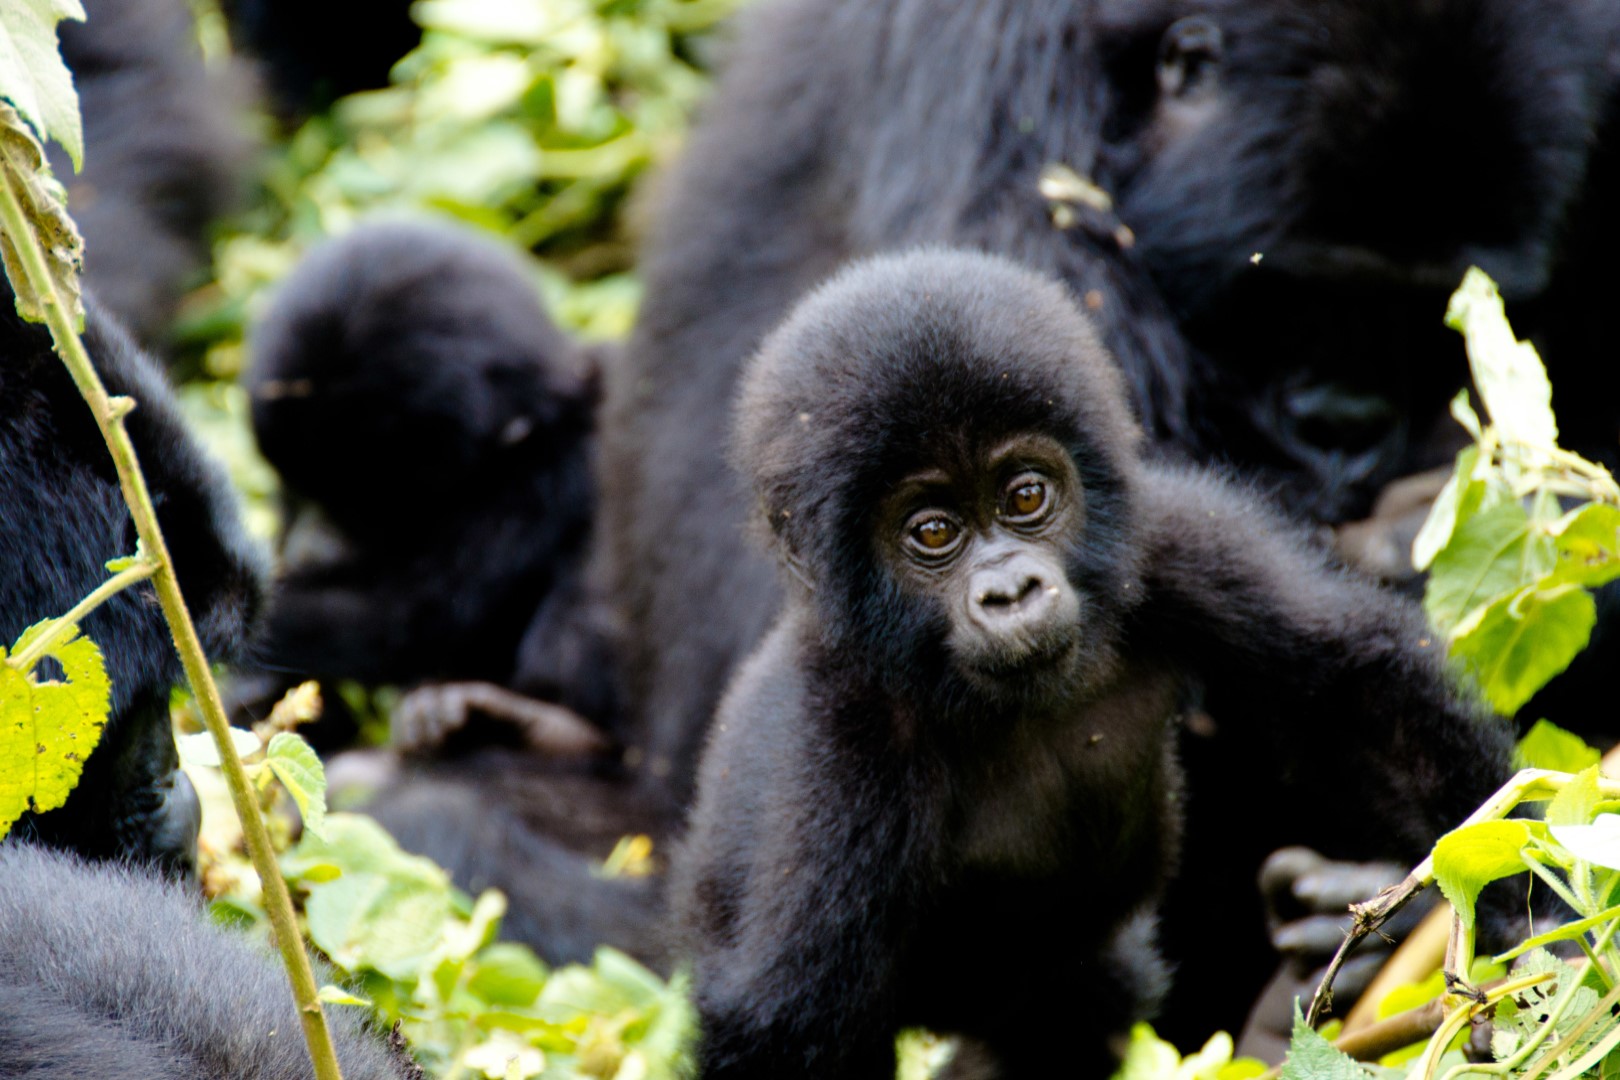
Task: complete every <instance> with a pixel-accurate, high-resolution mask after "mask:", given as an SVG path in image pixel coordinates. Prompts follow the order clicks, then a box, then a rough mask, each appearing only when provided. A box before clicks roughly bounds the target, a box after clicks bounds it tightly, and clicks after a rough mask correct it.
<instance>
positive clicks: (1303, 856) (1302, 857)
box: [1259, 847, 1327, 913]
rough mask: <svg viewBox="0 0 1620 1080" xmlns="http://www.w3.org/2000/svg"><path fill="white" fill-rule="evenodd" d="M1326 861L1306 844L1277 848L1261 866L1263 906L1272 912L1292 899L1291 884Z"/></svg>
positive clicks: (1260, 879) (1260, 882) (1260, 878)
mask: <svg viewBox="0 0 1620 1080" xmlns="http://www.w3.org/2000/svg"><path fill="white" fill-rule="evenodd" d="M1326 862H1327V860H1326V859H1325V858H1323V857H1322V856H1321V855H1319V854H1318V853H1317V852H1315V851H1312V850H1311V849H1310V848H1308V847H1285V848H1278V849H1277V850H1276V851H1273V852H1272V853H1271V854H1270V855H1268V856H1266V861H1265V862H1264V863H1262V864H1261V866H1260V876H1259V884H1260V892H1261V895H1263V896H1264V897H1265V898H1266V907H1267V909H1268V910H1270V911H1272V912H1273V913H1275V912H1276V911H1277V907H1278V905H1279V904H1280V903H1283V902H1289V903H1290V904H1291V903H1292V901H1293V900H1294V899H1295V897H1294V883H1295V882H1297V881H1299V880H1300V879H1301V878H1303V877H1304V876H1305V875H1307V874H1309V873H1311V872H1312V871H1314V870H1316V869H1317V868H1319V867H1321V866H1322V865H1323V864H1325V863H1326Z"/></svg>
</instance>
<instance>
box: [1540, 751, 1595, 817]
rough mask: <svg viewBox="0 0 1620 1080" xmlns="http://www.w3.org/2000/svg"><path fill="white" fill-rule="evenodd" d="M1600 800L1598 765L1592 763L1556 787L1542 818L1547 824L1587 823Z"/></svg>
mask: <svg viewBox="0 0 1620 1080" xmlns="http://www.w3.org/2000/svg"><path fill="white" fill-rule="evenodd" d="M1602 802H1603V792H1601V791H1599V790H1598V767H1597V766H1596V765H1595V764H1594V765H1591V766H1588V767H1587V768H1585V769H1582V770H1581V771H1580V772H1578V773H1576V774H1575V775H1574V776H1572V777H1571V778H1570V779H1569V780H1568V781H1566V782H1565V784H1564V786H1563V787H1561V788H1559V789H1558V793H1557V794H1556V795H1554V796H1553V797H1552V801H1551V802H1549V803H1548V804H1547V809H1546V811H1545V812H1544V813H1543V814H1542V820H1544V821H1545V822H1546V823H1547V824H1548V825H1587V824H1590V823H1591V821H1592V819H1593V816H1594V815H1596V813H1597V808H1598V805H1599V804H1600V803H1602Z"/></svg>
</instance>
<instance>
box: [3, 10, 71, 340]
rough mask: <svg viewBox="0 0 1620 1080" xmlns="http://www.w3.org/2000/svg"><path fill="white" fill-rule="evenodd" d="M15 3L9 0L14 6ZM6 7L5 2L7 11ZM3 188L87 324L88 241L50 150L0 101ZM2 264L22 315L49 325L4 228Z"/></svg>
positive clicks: (61, 294)
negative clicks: (84, 277)
mask: <svg viewBox="0 0 1620 1080" xmlns="http://www.w3.org/2000/svg"><path fill="white" fill-rule="evenodd" d="M9 2H10V0H7V3H9ZM5 8H6V4H0V11H4V10H5ZM0 184H5V185H6V186H8V187H9V188H10V189H11V191H12V193H13V194H15V195H16V197H17V201H18V202H19V203H20V204H21V206H22V210H23V216H24V217H25V218H26V219H27V222H28V226H29V228H31V229H32V230H33V232H34V237H35V239H36V240H37V241H38V242H39V246H40V249H41V250H42V251H43V252H44V254H45V265H46V271H47V272H48V273H49V274H50V277H51V283H52V285H53V286H54V287H55V290H56V295H57V297H58V298H59V299H60V300H61V302H62V303H63V304H64V305H66V307H67V310H68V313H69V315H70V316H71V317H72V319H73V323H74V325H75V326H76V327H79V328H81V329H82V328H83V326H84V301H83V300H82V298H81V297H80V290H79V275H80V274H81V273H83V271H84V242H83V241H82V240H80V239H79V230H78V228H77V227H75V226H74V224H73V219H72V218H70V217H68V214H67V208H66V206H65V205H64V203H65V199H64V197H63V192H62V187H61V185H60V184H58V183H56V181H55V180H53V179H51V177H50V173H49V172H48V171H47V170H46V167H45V151H44V150H43V149H41V148H40V145H39V142H38V140H36V139H35V138H34V133H33V132H32V131H30V130H28V127H27V126H26V125H25V124H24V123H23V121H22V117H20V116H18V115H17V110H15V109H13V108H12V107H11V106H10V105H7V104H6V103H5V102H3V101H0ZM0 261H3V262H4V264H5V268H6V276H7V277H8V278H10V279H11V286H12V292H13V293H15V294H16V299H17V313H18V314H19V315H21V316H22V317H23V318H25V319H27V320H29V321H30V322H44V321H45V300H44V294H43V293H41V292H40V289H39V287H38V283H37V282H31V281H30V280H29V279H28V276H27V274H26V273H25V272H24V267H23V263H22V259H21V257H20V256H19V255H18V253H17V248H16V241H15V238H14V237H12V236H10V235H9V234H8V233H6V232H5V231H4V230H0Z"/></svg>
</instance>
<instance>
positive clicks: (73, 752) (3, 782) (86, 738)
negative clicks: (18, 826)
mask: <svg viewBox="0 0 1620 1080" xmlns="http://www.w3.org/2000/svg"><path fill="white" fill-rule="evenodd" d="M54 626H55V620H49V621H46V622H43V623H38V624H36V625H34V626H31V627H29V628H28V629H27V630H26V631H24V632H23V635H22V637H21V638H19V639H18V640H17V644H16V646H15V648H14V649H13V652H14V653H15V652H20V651H21V650H23V649H24V648H26V647H27V646H28V645H29V643H31V642H34V641H37V640H38V639H39V637H40V636H41V635H42V634H43V633H45V631H46V630H48V629H51V628H52V627H54ZM78 633H79V631H78V627H77V626H73V627H70V629H69V633H68V636H67V637H66V639H65V640H63V641H61V642H59V643H58V644H56V645H54V646H52V647H51V648H50V649H48V650H47V651H46V652H45V654H44V655H45V656H49V657H51V658H53V659H55V660H56V662H57V663H58V664H60V665H61V667H62V672H63V675H64V679H62V680H55V679H41V678H40V677H39V676H38V668H37V667H36V668H35V670H34V671H31V672H24V671H19V670H18V669H17V668H15V667H13V666H11V665H10V663H5V664H0V834H3V833H4V832H5V831H7V830H9V829H10V828H11V825H12V823H13V822H15V821H16V820H17V818H18V817H20V816H21V815H22V813H23V812H24V811H26V810H34V811H39V812H43V811H46V810H54V809H56V808H57V807H59V806H61V805H62V804H63V803H64V802H66V801H67V797H68V794H69V792H71V791H72V790H73V788H74V787H75V786H76V785H77V784H78V782H79V776H80V774H81V773H82V772H83V771H84V763H85V762H86V761H87V760H88V759H89V757H90V752H91V751H92V750H94V749H95V748H96V744H97V743H98V742H100V740H101V731H102V728H103V727H105V726H106V723H107V713H108V710H109V709H110V708H111V706H112V691H111V687H110V685H109V684H108V682H107V671H106V666H105V665H104V664H103V662H102V658H101V650H100V649H98V648H97V647H96V644H95V642H93V641H91V640H90V639H89V638H81V637H79V636H78ZM3 655H4V654H3V651H0V656H3Z"/></svg>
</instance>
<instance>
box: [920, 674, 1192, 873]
mask: <svg viewBox="0 0 1620 1080" xmlns="http://www.w3.org/2000/svg"><path fill="white" fill-rule="evenodd" d="M1179 691H1180V685H1179V682H1178V681H1177V680H1176V679H1175V678H1173V677H1172V676H1170V675H1168V674H1165V673H1162V672H1144V673H1127V675H1125V676H1123V677H1121V678H1120V679H1119V680H1117V681H1116V683H1115V684H1114V685H1112V686H1110V687H1109V688H1108V690H1107V692H1105V693H1103V694H1100V695H1095V696H1090V697H1088V698H1086V699H1084V700H1082V701H1080V702H1077V703H1074V704H1073V705H1072V707H1069V708H1065V709H1062V710H1058V711H1055V712H1053V713H1052V714H1050V715H1042V716H1038V717H1028V716H1024V717H1014V718H1010V719H1009V720H1008V721H1007V723H1006V737H1005V738H1004V739H1002V740H999V741H998V743H997V745H995V746H994V747H992V748H991V749H990V750H989V752H987V753H985V754H984V755H983V756H982V757H981V758H980V759H979V760H977V761H975V762H974V764H973V767H972V768H970V769H968V770H965V773H964V775H962V776H961V777H959V781H960V782H959V783H958V785H957V786H956V788H955V791H954V798H953V806H952V813H951V818H952V823H953V824H952V828H951V830H950V831H951V846H952V849H953V850H952V851H951V855H952V862H954V863H955V864H956V865H957V866H958V867H960V868H961V869H962V871H963V872H964V873H966V874H968V875H969V876H971V877H974V878H979V877H982V876H984V875H989V876H991V877H1000V876H1007V877H1012V878H1030V877H1035V878H1040V877H1058V878H1061V877H1067V876H1070V875H1075V874H1078V875H1088V874H1090V873H1092V872H1094V871H1095V870H1097V869H1099V868H1105V869H1109V870H1118V869H1123V868H1124V867H1125V866H1127V865H1130V864H1134V863H1139V862H1142V861H1144V860H1143V857H1144V856H1146V861H1147V862H1148V863H1150V864H1157V863H1158V862H1159V858H1158V853H1159V852H1161V851H1162V850H1164V849H1166V848H1167V846H1168V845H1169V844H1171V843H1173V837H1172V836H1171V835H1169V834H1170V833H1171V832H1172V831H1173V830H1174V828H1175V824H1176V816H1175V814H1174V813H1173V811H1172V809H1171V807H1172V806H1173V803H1174V798H1175V791H1176V788H1177V786H1178V772H1177V768H1176V763H1175V757H1174V752H1173V746H1174V742H1173V739H1172V738H1171V736H1170V732H1171V726H1172V723H1173V721H1174V718H1175V714H1176V705H1177V701H1178V695H1179Z"/></svg>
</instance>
